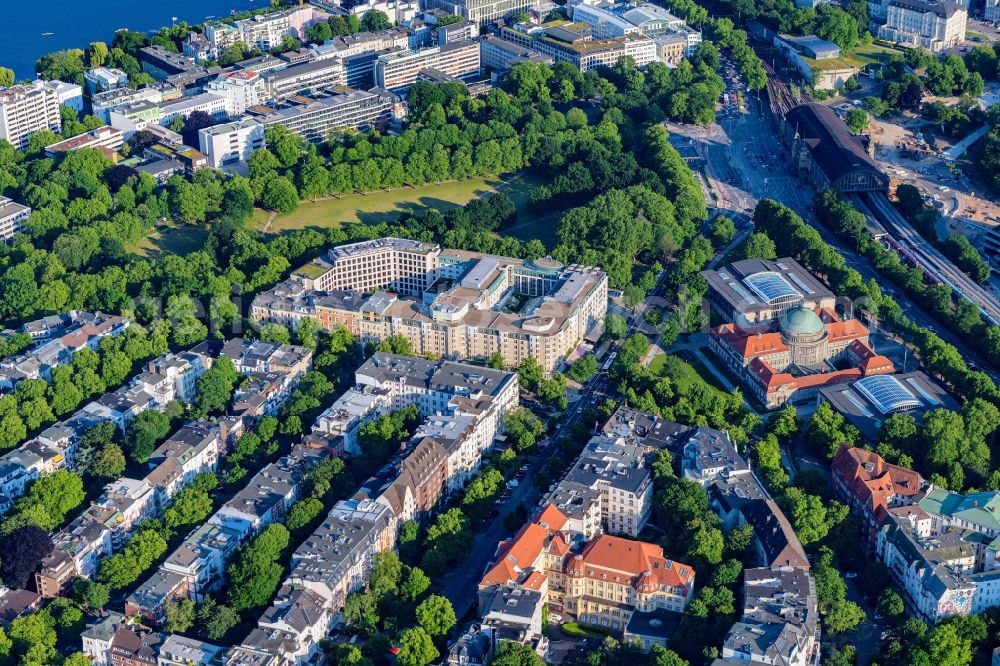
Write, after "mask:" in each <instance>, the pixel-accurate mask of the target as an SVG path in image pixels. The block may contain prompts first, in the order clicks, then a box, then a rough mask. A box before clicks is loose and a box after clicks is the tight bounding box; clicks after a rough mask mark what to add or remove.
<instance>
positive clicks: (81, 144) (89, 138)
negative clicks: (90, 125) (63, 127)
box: [45, 127, 125, 160]
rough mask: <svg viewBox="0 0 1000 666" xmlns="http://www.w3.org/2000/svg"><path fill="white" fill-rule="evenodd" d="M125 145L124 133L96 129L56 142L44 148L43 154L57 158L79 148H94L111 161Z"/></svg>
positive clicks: (106, 128) (118, 130)
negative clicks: (107, 156) (108, 156)
mask: <svg viewBox="0 0 1000 666" xmlns="http://www.w3.org/2000/svg"><path fill="white" fill-rule="evenodd" d="M123 145H125V133H124V132H122V131H121V130H120V129H117V128H115V127H98V128H97V129H93V130H90V131H89V132H84V133H83V134H79V135H77V136H73V137H70V138H68V139H63V140H62V141H57V142H56V143H53V144H51V145H49V146H46V147H45V154H46V155H48V156H49V157H58V156H59V155H61V154H65V153H69V152H72V151H74V150H79V149H81V148H96V149H98V150H101V151H102V152H104V153H105V154H106V155H110V157H111V158H112V159H115V160H116V159H117V158H118V156H117V155H115V154H114V153H115V152H117V151H118V150H119V149H120V148H121V147H122V146H123Z"/></svg>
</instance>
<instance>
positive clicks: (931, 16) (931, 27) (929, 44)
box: [878, 0, 969, 53]
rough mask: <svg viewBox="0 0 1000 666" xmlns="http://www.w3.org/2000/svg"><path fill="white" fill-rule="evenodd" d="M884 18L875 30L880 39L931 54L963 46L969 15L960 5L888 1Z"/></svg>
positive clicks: (908, 0)
mask: <svg viewBox="0 0 1000 666" xmlns="http://www.w3.org/2000/svg"><path fill="white" fill-rule="evenodd" d="M885 16H886V19H885V25H883V26H881V27H879V30H878V36H879V37H880V38H882V39H886V40H889V41H891V42H896V43H898V44H903V45H906V46H910V47H921V48H925V49H927V50H929V51H931V52H932V53H938V52H939V51H943V50H945V49H950V48H954V47H956V46H961V45H962V44H964V43H965V28H966V24H967V23H968V20H969V12H968V9H967V8H966V7H965V6H963V5H962V4H961V3H957V2H950V1H948V0H946V1H944V2H924V0H889V2H888V4H887V5H886V14H885Z"/></svg>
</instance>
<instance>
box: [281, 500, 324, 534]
mask: <svg viewBox="0 0 1000 666" xmlns="http://www.w3.org/2000/svg"><path fill="white" fill-rule="evenodd" d="M323 508H324V507H323V503H322V502H320V501H319V500H318V499H316V498H315V497H308V498H306V499H302V500H299V501H298V502H296V503H295V504H293V505H292V508H291V509H289V511H288V517H287V518H286V519H285V526H286V527H287V528H288V529H289V531H291V532H299V531H300V530H303V529H305V528H306V527H308V526H309V525H310V524H312V522H313V521H314V520H316V518H317V517H319V515H320V514H321V513H323Z"/></svg>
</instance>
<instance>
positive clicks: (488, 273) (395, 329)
mask: <svg viewBox="0 0 1000 666" xmlns="http://www.w3.org/2000/svg"><path fill="white" fill-rule="evenodd" d="M293 279H294V280H295V281H297V282H299V283H300V284H302V286H303V287H304V289H305V290H309V291H313V292H331V291H345V290H351V291H354V292H359V293H371V296H368V297H364V298H360V299H359V301H360V305H355V303H358V302H359V301H355V300H354V299H353V298H352V299H349V300H348V301H347V302H348V303H350V305H349V309H340V308H339V307H338V305H337V304H336V303H332V304H330V305H331V307H326V305H325V304H323V303H321V302H320V301H318V300H316V301H312V302H311V303H310V302H309V301H307V300H305V299H303V298H301V297H298V298H296V299H294V301H292V302H289V301H285V300H282V299H275V298H274V297H273V296H272V294H271V293H269V292H264V293H263V294H261V295H259V296H258V297H256V298H255V299H254V302H253V304H252V306H251V316H252V317H253V318H254V319H255V320H257V321H293V320H295V319H299V318H301V316H304V315H308V316H314V317H316V319H317V320H319V321H320V323H321V324H323V325H324V326H328V325H330V324H331V322H338V323H340V322H347V323H348V324H349V326H348V328H352V330H357V331H358V333H359V337H360V338H361V339H362V340H366V341H368V340H371V341H377V340H383V339H385V338H387V337H389V336H392V335H401V336H403V337H405V338H406V339H407V340H409V341H410V344H411V346H412V348H413V351H414V352H415V353H417V354H433V355H434V356H435V357H438V358H449V359H466V358H487V357H489V356H490V355H492V354H494V353H499V354H500V355H501V356H502V357H503V358H504V363H505V365H507V366H511V367H512V366H516V365H518V364H519V363H520V362H521V361H522V360H523V359H525V358H527V357H529V356H530V357H533V358H535V359H536V360H537V361H538V362H539V363H540V364H541V365H542V367H543V368H544V369H545V371H546V372H547V373H548V372H553V371H554V370H555V369H556V368H558V366H559V364H560V363H561V362H562V359H563V358H564V356H565V354H566V353H567V350H572V349H575V348H576V347H577V345H579V344H580V342H581V341H583V340H584V338H585V337H586V336H588V335H590V334H592V333H593V332H594V331H595V330H596V327H597V326H598V324H599V323H600V322H601V321H603V319H604V315H605V312H606V311H607V276H606V274H605V273H604V272H603V271H601V270H599V269H596V268H589V267H583V266H575V265H574V266H564V265H562V264H560V263H558V262H556V261H553V260H551V259H536V260H532V261H525V260H520V259H511V258H507V257H496V256H492V255H482V254H479V253H475V252H466V251H461V250H442V249H441V248H440V247H439V246H437V245H434V244H431V243H423V242H419V241H410V240H403V239H397V238H383V239H379V240H375V241H366V242H362V243H355V244H352V245H345V246H341V247H338V248H334V249H333V250H331V251H330V252H328V253H327V255H326V256H325V257H323V258H320V259H316V260H314V261H313V262H311V263H310V264H307V265H306V266H303V267H302V268H300V269H299V270H298V271H296V272H295V274H294V275H293ZM383 289H385V290H391V291H381V290H383ZM281 291H282V292H283V294H286V295H287V294H288V293H289V290H288V287H287V286H282V287H281ZM316 295H317V297H319V296H320V294H316ZM289 305H291V307H292V310H291V311H289V310H287V309H282V308H284V307H287V306H289ZM273 308H277V309H273ZM355 325H356V327H357V328H356V329H354V328H353V327H354V326H355Z"/></svg>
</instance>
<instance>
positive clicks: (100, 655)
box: [80, 610, 125, 666]
mask: <svg viewBox="0 0 1000 666" xmlns="http://www.w3.org/2000/svg"><path fill="white" fill-rule="evenodd" d="M123 626H125V616H124V615H122V614H121V613H119V612H117V611H113V610H109V611H106V612H105V614H104V616H103V617H101V618H99V619H97V620H96V621H95V622H93V623H91V624H88V625H87V628H86V629H84V631H83V633H81V634H80V639H81V643H82V651H83V653H84V654H85V655H87V656H88V657H90V663H91V666H108V657H109V653H110V652H111V640H112V639H113V638H114V637H115V633H117V631H118V629H119V628H121V627H123Z"/></svg>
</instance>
